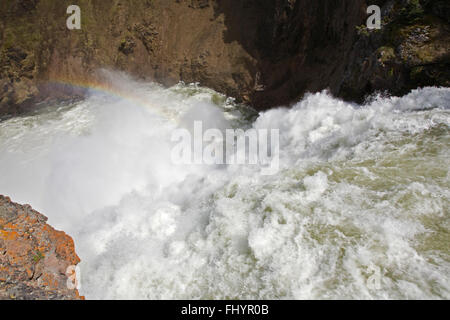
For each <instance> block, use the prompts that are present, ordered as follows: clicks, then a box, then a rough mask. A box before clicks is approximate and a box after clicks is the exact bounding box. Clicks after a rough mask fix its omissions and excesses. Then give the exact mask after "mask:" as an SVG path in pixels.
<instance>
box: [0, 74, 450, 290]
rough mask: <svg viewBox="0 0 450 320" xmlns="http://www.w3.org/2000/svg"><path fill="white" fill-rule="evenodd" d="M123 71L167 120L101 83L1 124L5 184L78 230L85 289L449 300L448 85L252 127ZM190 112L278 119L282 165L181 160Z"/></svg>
mask: <svg viewBox="0 0 450 320" xmlns="http://www.w3.org/2000/svg"><path fill="white" fill-rule="evenodd" d="M117 81H118V85H122V86H127V88H130V93H132V94H133V95H134V96H137V97H139V98H140V99H141V100H145V101H151V104H152V105H155V106H158V108H159V109H160V110H164V114H163V115H161V114H160V113H155V112H154V109H151V108H145V107H142V106H139V105H136V103H133V102H130V101H127V100H123V99H120V98H117V97H114V96H108V95H105V94H98V93H92V95H91V96H90V97H89V98H87V99H86V100H85V101H82V102H80V103H76V104H74V105H72V106H65V107H60V108H54V107H52V106H49V110H47V111H46V112H42V113H40V114H38V115H34V116H28V117H21V118H14V119H10V120H8V121H4V122H1V123H0V194H6V195H8V196H10V197H11V198H12V199H13V200H14V201H16V202H21V203H30V204H31V205H32V206H33V207H34V208H35V209H37V210H39V211H41V212H43V213H44V214H45V215H47V216H48V217H49V223H50V224H52V225H53V226H55V227H57V228H59V229H62V230H64V231H66V232H67V233H68V234H70V235H71V236H72V237H73V238H74V240H75V243H76V250H77V253H78V255H79V256H80V257H81V259H82V262H81V264H80V267H81V284H82V288H81V290H80V291H81V293H82V294H84V295H86V297H87V298H88V299H91V298H100V299H103V298H112V299H115V298H124V299H129V298H137V299H162V298H164V299H172V298H175V299H179V298H182V299H184V298H187V299H194V298H200V299H202V298H217V299H218V298H225V299H260V298H267V299H285V298H288V299H292V298H293V299H336V298H359V299H379V298H389V299H398V298H408V299H409V298H418V299H424V298H425V299H426V298H445V299H449V298H450V250H449V244H450V235H449V234H450V219H449V214H450V213H449V199H450V190H449V185H450V184H449V172H448V168H449V164H450V160H449V156H450V148H449V147H450V132H449V126H450V110H449V109H450V89H448V88H440V89H439V88H426V89H422V90H416V91H413V92H412V93H410V94H408V95H407V96H405V97H402V98H378V99H375V100H374V101H373V102H371V103H369V104H368V105H365V106H356V105H351V104H348V103H344V102H342V101H340V100H338V99H335V98H332V97H331V96H329V95H328V94H327V93H318V94H314V95H309V96H307V97H306V98H305V99H303V100H302V101H300V102H299V103H298V104H296V105H295V106H294V107H293V108H291V109H286V108H279V109H274V110H270V111H267V112H264V113H261V114H260V115H259V117H258V119H257V120H256V121H254V122H253V123H246V122H245V120H244V119H243V117H242V115H241V112H239V111H238V109H237V107H236V106H235V105H234V104H233V103H232V101H230V100H226V99H225V98H224V97H222V96H220V95H218V94H217V93H215V92H213V91H212V90H209V89H204V88H198V87H196V86H192V85H191V86H184V85H181V84H180V85H178V86H175V87H173V88H170V89H163V88H161V87H159V86H157V85H155V84H142V83H137V82H133V81H132V80H130V79H124V78H123V77H122V78H121V80H117ZM212 101H214V102H215V103H213V102H212ZM194 120H203V121H204V123H206V124H207V126H209V127H219V128H226V127H236V126H244V127H248V126H253V127H254V128H268V129H272V128H274V129H280V166H281V167H280V171H279V173H278V174H276V175H273V176H263V175H261V174H260V171H261V168H259V167H256V166H247V167H244V166H229V167H225V166H221V167H213V166H200V165H197V166H174V165H172V164H171V160H170V150H171V144H170V142H169V141H170V135H171V132H172V130H174V128H176V127H177V126H178V125H180V126H185V127H189V126H190V125H191V124H192V122H193V121H194ZM374 270H379V271H380V272H379V273H380V278H379V279H380V283H379V287H373V286H370V285H368V280H369V279H373V277H372V276H373V275H374ZM375 273H376V272H375ZM371 277H372V278H371ZM369 281H370V280H369Z"/></svg>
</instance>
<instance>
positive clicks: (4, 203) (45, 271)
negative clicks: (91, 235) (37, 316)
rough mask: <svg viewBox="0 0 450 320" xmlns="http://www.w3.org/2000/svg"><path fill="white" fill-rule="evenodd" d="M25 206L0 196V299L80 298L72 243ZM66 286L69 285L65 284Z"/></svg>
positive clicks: (75, 256)
mask: <svg viewBox="0 0 450 320" xmlns="http://www.w3.org/2000/svg"><path fill="white" fill-rule="evenodd" d="M46 221H47V218H46V217H45V216H43V215H42V214H40V213H39V212H37V211H35V210H33V209H32V208H31V207H30V206H29V205H19V204H17V203H14V202H11V200H10V199H9V198H7V197H4V196H0V300H4V299H17V300H48V299H58V300H74V299H83V297H80V296H79V293H78V291H77V290H76V289H71V288H73V287H75V285H74V284H75V283H76V279H75V276H74V273H73V270H74V268H69V267H70V266H75V265H76V264H78V263H79V261H80V259H79V258H78V256H77V255H76V253H75V249H74V243H73V240H72V239H71V238H70V237H69V236H68V235H66V234H65V233H64V232H62V231H57V230H55V229H53V228H52V227H51V226H49V225H48V224H46ZM68 284H69V285H68Z"/></svg>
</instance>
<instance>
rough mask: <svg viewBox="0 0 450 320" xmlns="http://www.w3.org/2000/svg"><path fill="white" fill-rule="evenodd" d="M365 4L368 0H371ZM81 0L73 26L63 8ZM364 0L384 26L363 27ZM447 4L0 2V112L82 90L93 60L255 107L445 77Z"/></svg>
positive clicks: (358, 94) (402, 87) (352, 0)
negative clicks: (377, 10) (310, 94)
mask: <svg viewBox="0 0 450 320" xmlns="http://www.w3.org/2000/svg"><path fill="white" fill-rule="evenodd" d="M369 2H370V3H369ZM70 4H77V5H79V6H80V8H81V21H82V22H81V30H68V29H67V27H66V19H67V18H68V16H69V15H68V14H67V13H66V9H67V7H68V6H69V5H70ZM368 4H378V5H380V6H382V7H383V27H382V29H381V30H373V31H369V30H367V29H366V28H364V27H363V24H365V21H366V19H367V17H368V15H367V14H366V8H367V5H368ZM448 13H449V4H448V2H447V1H439V0H423V1H419V0H397V1H382V0H381V1H380V0H378V1H376V0H373V1H366V0H346V1H341V0H318V1H312V0H242V1H231V0H129V1H125V0H111V1H103V0H78V1H68V0H60V1H54V0H5V1H2V2H1V3H0V116H1V115H3V116H4V115H14V114H19V113H22V112H26V111H29V110H30V109H33V108H35V103H36V102H38V101H42V100H44V99H49V98H55V99H59V98H67V97H72V96H78V95H82V94H83V89H81V88H76V87H75V88H74V87H73V86H71V85H68V83H72V84H73V83H77V84H86V83H93V82H98V81H101V79H99V76H98V75H97V73H96V71H97V70H98V69H99V68H109V69H114V70H123V71H125V72H128V73H130V74H131V75H133V76H135V77H137V78H141V79H145V80H154V81H157V82H160V83H162V84H164V85H172V84H175V83H177V82H178V81H184V82H199V83H200V84H201V85H203V86H208V87H211V88H213V89H215V90H217V91H219V92H222V93H225V94H227V95H229V96H233V97H235V98H236V99H237V100H238V101H240V102H244V103H248V104H250V105H252V106H254V107H255V108H257V109H259V110H261V109H266V108H270V107H274V106H278V105H288V104H289V103H292V102H295V101H296V100H298V99H299V98H301V96H302V95H303V94H304V93H305V92H307V91H318V90H323V89H329V90H330V91H331V92H332V93H333V94H334V95H337V96H340V97H343V98H345V99H348V100H358V101H360V100H362V99H364V97H365V96H366V95H367V94H370V93H372V92H374V91H377V90H380V91H385V90H386V91H389V92H392V93H394V94H402V93H405V92H407V91H409V90H410V89H412V88H415V87H418V86H424V85H438V86H440V85H442V86H448V85H449V79H450V76H449V71H448V70H449V69H450V68H449V61H450V59H449V52H450V49H449V43H450V41H449V40H450V36H449V34H450V29H449V20H448V17H449V14H448Z"/></svg>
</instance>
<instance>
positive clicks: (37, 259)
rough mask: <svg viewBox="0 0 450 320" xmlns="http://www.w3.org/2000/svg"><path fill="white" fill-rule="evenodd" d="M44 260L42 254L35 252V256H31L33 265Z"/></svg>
mask: <svg viewBox="0 0 450 320" xmlns="http://www.w3.org/2000/svg"><path fill="white" fill-rule="evenodd" d="M44 258H45V256H44V254H43V253H42V252H40V251H36V254H35V255H34V256H33V261H34V262H35V263H38V262H39V261H41V260H42V259H44Z"/></svg>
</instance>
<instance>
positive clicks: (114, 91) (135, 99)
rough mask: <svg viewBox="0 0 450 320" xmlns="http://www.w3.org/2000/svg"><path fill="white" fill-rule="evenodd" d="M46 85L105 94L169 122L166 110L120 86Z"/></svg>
mask: <svg viewBox="0 0 450 320" xmlns="http://www.w3.org/2000/svg"><path fill="white" fill-rule="evenodd" d="M46 84H47V85H56V86H65V87H70V88H71V89H80V90H83V91H88V92H97V93H101V94H107V95H109V96H113V97H117V98H119V99H121V100H125V101H129V102H131V103H133V104H135V105H138V106H141V107H143V108H146V109H148V110H149V111H150V112H152V113H155V114H157V115H159V116H162V117H164V118H166V119H169V120H170V118H171V117H170V114H169V113H168V112H167V110H164V109H163V108H161V107H159V106H157V105H156V104H152V103H151V102H150V101H148V100H147V99H143V98H142V97H139V96H137V95H133V94H132V92H130V91H129V90H125V89H124V88H121V87H120V86H117V85H114V84H112V83H111V82H106V81H92V80H87V81H73V80H67V79H61V78H58V79H51V80H49V81H46Z"/></svg>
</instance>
